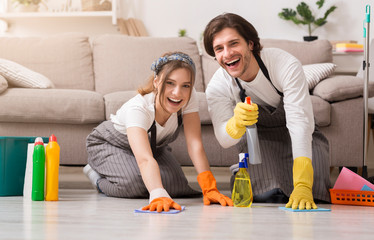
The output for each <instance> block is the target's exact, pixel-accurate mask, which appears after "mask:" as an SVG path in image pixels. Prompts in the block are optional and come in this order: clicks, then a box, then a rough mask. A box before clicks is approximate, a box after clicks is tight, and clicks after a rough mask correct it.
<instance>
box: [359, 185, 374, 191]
mask: <svg viewBox="0 0 374 240" xmlns="http://www.w3.org/2000/svg"><path fill="white" fill-rule="evenodd" d="M361 191H374V190H373V189H371V188H370V187H368V185H364V186H363V187H362V188H361Z"/></svg>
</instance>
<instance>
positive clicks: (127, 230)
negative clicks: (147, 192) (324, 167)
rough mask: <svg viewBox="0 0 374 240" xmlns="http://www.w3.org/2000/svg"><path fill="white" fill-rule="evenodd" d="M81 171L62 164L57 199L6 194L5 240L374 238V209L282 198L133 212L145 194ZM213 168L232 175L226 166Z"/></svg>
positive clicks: (0, 229) (1, 218)
mask: <svg viewBox="0 0 374 240" xmlns="http://www.w3.org/2000/svg"><path fill="white" fill-rule="evenodd" d="M80 171H81V168H62V169H61V175H60V188H61V189H60V201H58V202H31V201H26V200H24V199H23V197H1V198H0V239H64V240H71V239H80V240H81V239H89V240H93V239H105V240H106V239H163V240H167V239H173V240H175V239H262V240H266V239H271V240H278V239H339V240H341V239H357V240H361V239H374V207H361V206H346V205H331V204H325V205H319V207H323V208H329V209H331V210H332V211H331V212H320V213H311V212H308V213H305V212H304V213H296V212H288V211H283V210H280V209H278V207H279V206H283V204H253V205H252V208H234V207H221V206H219V205H212V206H204V205H203V203H202V199H201V198H192V199H186V198H183V199H175V200H176V202H178V203H179V204H181V205H184V206H185V207H186V209H185V211H183V212H182V213H179V214H173V215H166V214H144V213H134V210H135V209H137V208H140V207H142V206H144V205H146V204H147V199H120V198H110V197H106V196H104V195H102V194H98V193H97V192H96V191H95V190H93V189H92V187H91V185H90V183H89V182H88V181H87V179H86V178H85V176H84V175H83V174H81V173H80ZM185 171H186V172H187V175H188V176H189V177H190V178H191V179H189V180H191V182H192V184H191V185H195V182H194V180H193V179H194V178H195V176H190V175H189V171H192V170H190V169H187V170H185ZM220 171H221V172H220ZM222 171H223V172H222ZM215 172H216V175H217V179H220V178H222V179H227V178H225V176H226V173H227V172H226V170H215ZM191 175H193V174H191ZM195 186H196V185H195ZM227 186H228V182H227V181H226V182H225V183H224V184H222V183H221V188H226V187H227ZM223 192H224V193H226V194H228V193H229V192H228V190H226V189H224V190H223Z"/></svg>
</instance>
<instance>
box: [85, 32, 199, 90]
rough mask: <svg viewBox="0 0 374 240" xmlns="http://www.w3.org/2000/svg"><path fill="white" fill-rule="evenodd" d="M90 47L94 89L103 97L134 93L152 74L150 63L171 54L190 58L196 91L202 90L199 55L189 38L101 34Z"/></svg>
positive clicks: (194, 43)
mask: <svg viewBox="0 0 374 240" xmlns="http://www.w3.org/2000/svg"><path fill="white" fill-rule="evenodd" d="M92 47H93V58H94V72H95V88H96V91H97V92H99V93H101V94H103V95H105V94H108V93H112V92H117V91H128V90H137V89H138V88H139V87H140V86H141V85H143V84H144V83H146V81H147V80H148V78H149V77H150V76H152V75H153V72H152V71H151V65H152V62H153V61H154V60H156V59H158V58H159V57H160V56H161V55H163V54H164V53H166V52H171V51H181V52H184V53H186V54H188V55H190V57H191V58H192V59H193V60H194V62H195V65H196V82H195V89H196V90H197V91H204V85H203V79H202V69H201V63H200V54H199V50H198V48H197V45H196V41H195V40H193V39H191V38H186V37H173V38H156V37H129V36H123V35H103V36H100V37H98V38H96V39H94V41H93V44H92Z"/></svg>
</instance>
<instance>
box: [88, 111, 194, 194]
mask: <svg viewBox="0 0 374 240" xmlns="http://www.w3.org/2000/svg"><path fill="white" fill-rule="evenodd" d="M181 126H182V116H181V114H180V112H178V128H177V130H176V131H175V132H174V134H173V135H172V136H170V137H168V138H166V139H165V140H164V141H163V142H162V143H159V144H158V145H157V146H156V125H155V122H153V124H152V127H151V128H150V129H149V130H148V132H151V134H149V135H150V136H149V140H150V143H151V148H152V152H153V155H154V158H155V159H156V161H157V163H158V165H159V168H160V174H161V180H162V184H163V186H164V188H165V189H166V191H167V192H168V193H169V195H170V196H171V197H184V196H193V195H201V193H200V192H198V191H195V190H193V189H192V188H191V187H190V186H189V185H188V182H187V179H186V177H185V175H184V173H183V171H182V168H181V166H180V164H179V163H178V161H177V160H176V159H175V157H174V156H173V154H172V153H171V148H170V147H169V146H168V144H169V143H170V142H172V141H174V140H175V139H176V138H177V136H178V133H179V131H180V129H181ZM86 145H87V152H88V164H90V166H91V167H92V168H93V169H94V170H95V171H97V172H98V173H99V174H100V175H102V176H103V178H101V179H99V180H98V182H97V184H98V187H99V189H100V191H102V192H103V193H104V194H106V195H107V196H113V197H124V198H148V197H149V193H148V190H147V188H146V187H145V184H144V182H143V179H142V177H141V174H140V170H139V167H138V164H137V162H136V159H135V156H134V154H133V152H132V150H131V147H130V144H129V142H128V138H127V136H126V135H124V134H122V133H120V132H119V131H117V130H116V129H115V128H114V126H113V123H112V122H111V121H110V120H108V121H105V122H103V123H101V124H100V125H99V126H98V127H96V128H95V129H94V130H93V131H92V133H91V134H90V135H88V137H87V141H86Z"/></svg>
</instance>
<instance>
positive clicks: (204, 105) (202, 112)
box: [197, 92, 212, 124]
mask: <svg viewBox="0 0 374 240" xmlns="http://www.w3.org/2000/svg"><path fill="white" fill-rule="evenodd" d="M197 97H198V99H199V116H200V122H201V124H212V119H211V118H210V115H209V111H208V102H207V100H206V96H205V93H203V92H197Z"/></svg>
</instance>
